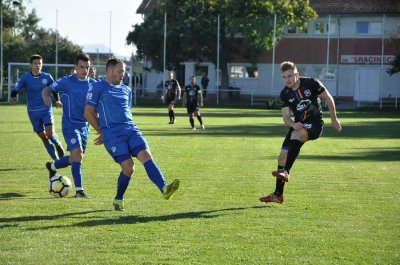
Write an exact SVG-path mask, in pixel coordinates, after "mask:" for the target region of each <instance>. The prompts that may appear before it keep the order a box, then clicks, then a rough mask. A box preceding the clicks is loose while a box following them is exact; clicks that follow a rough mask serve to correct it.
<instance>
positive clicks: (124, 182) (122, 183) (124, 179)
mask: <svg viewBox="0 0 400 265" xmlns="http://www.w3.org/2000/svg"><path fill="white" fill-rule="evenodd" d="M130 181H131V177H129V176H127V175H125V174H124V173H122V171H121V173H119V177H118V184H117V195H116V196H115V199H116V200H123V199H124V194H125V191H126V190H127V189H128V186H129V183H130Z"/></svg>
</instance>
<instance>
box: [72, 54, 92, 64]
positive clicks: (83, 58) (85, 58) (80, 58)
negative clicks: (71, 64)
mask: <svg viewBox="0 0 400 265" xmlns="http://www.w3.org/2000/svg"><path fill="white" fill-rule="evenodd" d="M79 61H84V62H89V61H90V56H89V54H87V53H80V54H78V56H76V58H75V65H78V62H79Z"/></svg>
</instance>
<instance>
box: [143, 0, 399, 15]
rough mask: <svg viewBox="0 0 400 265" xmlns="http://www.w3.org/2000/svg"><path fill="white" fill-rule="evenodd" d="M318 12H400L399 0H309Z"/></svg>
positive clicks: (147, 8)
mask: <svg viewBox="0 0 400 265" xmlns="http://www.w3.org/2000/svg"><path fill="white" fill-rule="evenodd" d="M160 1H162V0H143V1H142V3H141V4H140V6H139V7H138V9H137V10H136V13H138V14H145V13H150V12H151V11H152V10H153V9H154V8H155V7H156V6H157V4H158V3H159V2H160ZM310 6H311V7H312V8H314V10H315V11H316V12H317V13H318V14H368V15H369V14H370V15H376V14H387V15H399V14H400V1H399V0H310Z"/></svg>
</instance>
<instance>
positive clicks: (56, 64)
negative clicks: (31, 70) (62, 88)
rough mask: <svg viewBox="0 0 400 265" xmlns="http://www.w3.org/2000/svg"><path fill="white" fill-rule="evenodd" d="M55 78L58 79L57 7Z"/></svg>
mask: <svg viewBox="0 0 400 265" xmlns="http://www.w3.org/2000/svg"><path fill="white" fill-rule="evenodd" d="M55 76H56V80H57V79H58V9H56V75H55Z"/></svg>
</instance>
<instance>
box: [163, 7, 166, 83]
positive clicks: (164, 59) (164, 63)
mask: <svg viewBox="0 0 400 265" xmlns="http://www.w3.org/2000/svg"><path fill="white" fill-rule="evenodd" d="M166 54H167V6H166V5H165V11H164V55H163V84H165V70H166V69H165V67H166Z"/></svg>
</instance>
